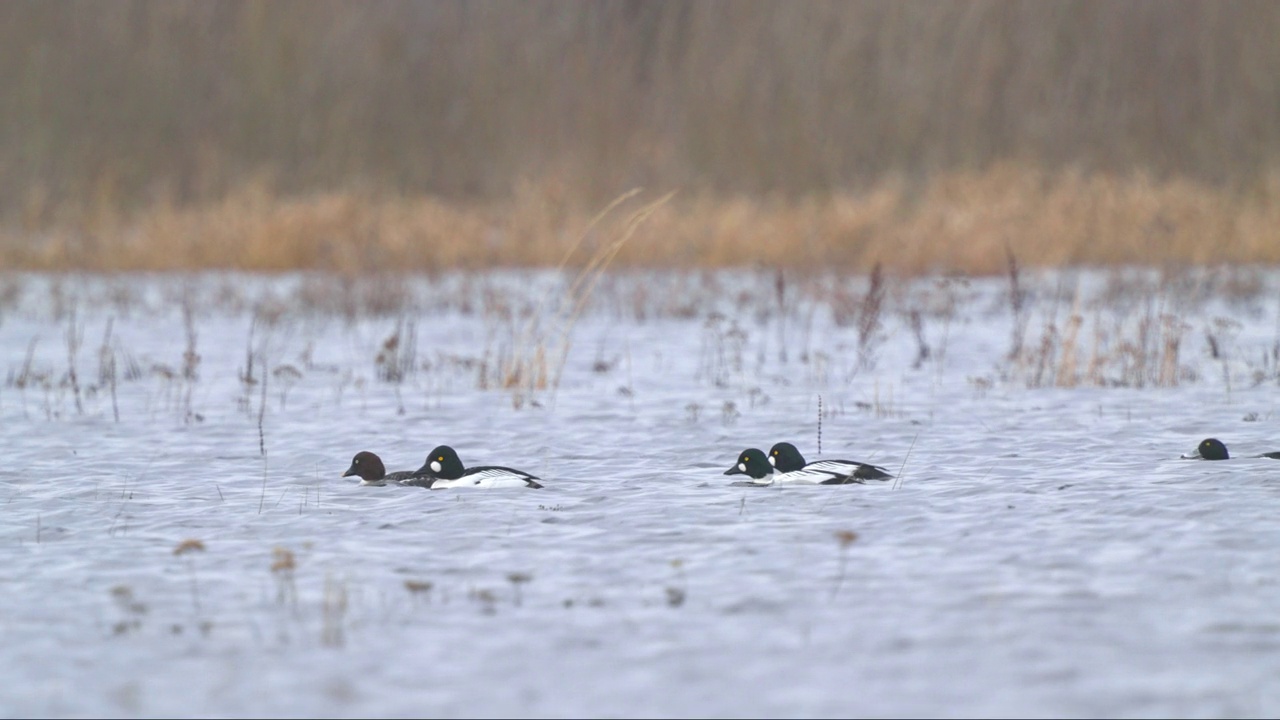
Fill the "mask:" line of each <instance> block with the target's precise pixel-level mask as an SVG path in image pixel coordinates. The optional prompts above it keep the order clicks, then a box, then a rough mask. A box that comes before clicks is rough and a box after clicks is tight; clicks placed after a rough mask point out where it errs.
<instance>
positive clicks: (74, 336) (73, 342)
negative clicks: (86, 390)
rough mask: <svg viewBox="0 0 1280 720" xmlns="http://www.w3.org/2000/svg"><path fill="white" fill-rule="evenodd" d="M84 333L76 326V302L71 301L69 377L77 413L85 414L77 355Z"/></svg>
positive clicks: (69, 318) (68, 350) (68, 328)
mask: <svg viewBox="0 0 1280 720" xmlns="http://www.w3.org/2000/svg"><path fill="white" fill-rule="evenodd" d="M82 335H83V333H82V331H78V330H77V328H76V304H75V303H74V302H73V303H71V313H70V315H69V317H68V319H67V379H68V380H69V381H70V382H71V392H72V393H73V394H74V396H75V399H76V414H77V415H83V414H84V404H83V403H81V402H80V379H79V378H78V377H77V376H76V355H77V354H78V353H79V351H80V340H81V337H82Z"/></svg>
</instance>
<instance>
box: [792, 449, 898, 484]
mask: <svg viewBox="0 0 1280 720" xmlns="http://www.w3.org/2000/svg"><path fill="white" fill-rule="evenodd" d="M769 464H770V465H772V466H774V467H775V468H776V469H777V470H778V471H779V472H783V473H789V472H795V471H797V470H814V471H817V472H825V473H830V474H832V475H834V476H837V477H843V478H844V480H843V482H846V483H860V482H863V481H865V480H888V479H890V478H892V477H893V476H892V475H890V474H889V471H888V470H885V469H884V468H882V467H880V466H879V465H871V464H869V463H864V462H858V461H856V460H814V461H813V462H811V463H806V462H805V460H804V456H803V455H801V454H800V451H799V450H797V449H796V446H795V445H792V444H791V443H789V442H780V443H778V444H777V445H774V446H773V447H772V448H771V449H770V450H769ZM828 484H832V485H836V484H840V483H836V482H832V483H828Z"/></svg>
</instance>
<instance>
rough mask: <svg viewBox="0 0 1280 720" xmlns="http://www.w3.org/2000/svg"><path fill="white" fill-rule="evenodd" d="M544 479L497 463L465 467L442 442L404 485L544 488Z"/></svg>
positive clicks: (432, 487) (455, 453)
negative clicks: (541, 480) (542, 480)
mask: <svg viewBox="0 0 1280 720" xmlns="http://www.w3.org/2000/svg"><path fill="white" fill-rule="evenodd" d="M540 479H541V478H539V477H536V476H534V475H530V474H529V473H527V472H524V471H523V470H515V469H512V468H509V467H499V466H497V465H481V466H478V467H472V468H467V467H463V465H462V460H461V459H460V458H459V457H458V453H457V452H456V451H455V450H454V449H453V448H451V447H449V446H448V445H441V446H439V447H437V448H436V449H435V450H432V451H431V454H429V455H427V461H426V462H425V463H423V465H422V467H421V468H419V469H418V471H417V472H415V473H413V477H410V478H407V479H404V480H401V481H400V484H401V485H410V486H413V487H423V488H431V489H432V490H443V489H445V488H455V487H474V488H498V487H526V488H539V489H540V488H542V483H539V482H538V480H540Z"/></svg>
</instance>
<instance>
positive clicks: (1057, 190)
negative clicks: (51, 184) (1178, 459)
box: [0, 163, 1280, 276]
mask: <svg viewBox="0 0 1280 720" xmlns="http://www.w3.org/2000/svg"><path fill="white" fill-rule="evenodd" d="M557 187H558V186H556V185H555V184H554V183H548V184H547V185H536V184H530V185H528V186H526V187H525V189H524V190H522V191H521V192H518V193H516V194H514V195H513V196H511V197H509V198H507V199H505V200H502V201H491V202H484V203H463V202H456V201H449V200H446V199H443V198H440V197H433V196H416V197H415V196H389V195H380V194H375V193H368V192H330V193H317V194H309V195H282V194H278V193H276V192H275V191H274V190H272V189H271V188H270V186H269V185H267V184H263V183H253V184H249V185H246V186H244V187H242V188H240V189H239V190H237V191H235V192H232V193H230V194H229V195H227V196H226V197H224V198H223V199H221V200H219V201H216V202H210V203H204V204H196V205H189V206H175V205H173V204H168V203H162V204H158V205H155V206H152V207H148V208H145V209H139V210H134V211H128V212H126V211H123V210H121V211H112V212H106V211H100V212H95V213H87V214H81V215H78V216H74V217H70V218H66V217H64V218H62V219H60V220H57V221H51V222H49V223H47V224H42V225H37V226H32V227H24V226H20V225H14V224H9V225H6V226H3V227H2V228H0V260H2V261H3V263H4V265H5V266H6V267H9V268H14V269H29V270H46V271H49V270H52V271H64V270H82V271H102V272H112V271H125V270H145V271H175V270H196V269H209V268H225V269H239V270H253V271H284V270H297V269H314V270H324V271H330V272H336V273H340V274H346V275H354V274H363V273H370V272H374V273H390V274H396V273H400V272H405V271H412V272H426V273H435V272H446V271H451V270H457V269H481V268H489V267H556V266H559V265H561V264H562V263H564V262H565V258H566V257H568V258H569V260H568V265H569V266H578V265H582V266H585V265H586V264H587V263H589V259H590V258H591V257H593V256H594V255H595V254H596V253H597V252H601V251H604V250H605V249H606V248H608V247H609V242H610V235H609V232H608V231H607V230H600V231H598V232H596V231H594V230H595V229H594V228H593V225H592V218H593V217H594V216H595V214H596V213H598V212H599V206H598V205H597V206H595V207H588V206H587V205H586V204H585V203H581V202H577V201H574V200H572V199H571V198H570V197H569V196H566V195H565V194H563V193H561V192H560V191H559V190H558V189H557ZM656 195H657V193H653V192H646V193H642V194H641V195H640V196H639V197H637V198H633V199H631V200H629V201H628V202H629V203H630V204H629V205H627V207H626V208H625V209H622V210H620V212H621V213H623V214H625V213H630V212H636V211H638V209H639V208H640V207H642V206H643V205H644V204H645V203H646V202H652V201H653V199H654V197H655V196H656ZM1277 227H1280V171H1277V172H1275V173H1273V174H1272V175H1270V176H1269V177H1268V179H1267V180H1266V181H1265V182H1263V183H1261V184H1260V185H1259V186H1258V187H1257V189H1256V190H1255V191H1254V192H1251V193H1241V192H1237V191H1234V190H1229V189H1225V188H1221V187H1217V186H1214V185H1211V184H1207V183H1201V182H1196V181H1193V180H1190V179H1187V178H1181V177H1171V178H1167V179H1157V178H1155V177H1153V176H1151V175H1147V174H1143V173H1131V174H1126V175H1112V174H1103V173H1084V172H1075V171H1060V172H1048V171H1044V170H1041V169H1038V168H1037V167H1035V166H1033V165H1030V164H1019V163H1003V164H997V165H994V166H991V167H989V168H988V169H986V170H983V171H956V172H947V173H939V174H935V175H933V176H931V177H930V179H928V180H927V181H925V182H924V183H923V184H922V185H914V184H910V183H907V182H905V181H900V180H894V179H889V180H885V181H884V182H881V183H879V184H878V185H876V186H875V187H873V188H871V189H869V190H867V191H864V192H847V193H837V194H830V195H823V196H814V197H810V198H807V199H800V200H794V199H783V198H773V199H769V198H764V199H762V198H760V197H746V196H740V197H724V196H712V195H709V194H694V195H693V196H688V195H684V194H681V195H677V196H676V197H675V198H674V199H672V200H671V201H670V202H667V203H665V204H663V205H661V206H660V207H657V208H655V209H654V210H653V211H652V212H651V213H649V214H648V215H647V219H646V221H645V223H643V224H642V225H640V226H638V227H636V228H635V229H634V234H633V236H632V237H631V239H630V240H629V241H628V242H627V243H626V245H625V246H622V247H619V248H617V249H616V252H615V251H611V252H613V253H614V254H613V255H612V259H611V265H612V266H613V267H658V268H663V267H665V268H682V269H687V268H697V267H707V268H710V267H725V266H776V267H779V268H819V267H821V268H835V269H846V270H857V271H861V272H868V271H870V269H871V268H872V267H874V266H875V265H876V264H880V265H881V266H883V268H884V270H885V271H886V272H889V273H892V274H895V275H898V276H914V275H923V274H931V273H938V272H959V273H967V274H975V275H991V274H1003V273H1004V272H1006V270H1007V265H1008V257H1009V255H1010V253H1012V254H1013V255H1014V256H1016V257H1017V258H1018V261H1019V262H1021V263H1023V264H1025V265H1027V266H1028V267H1057V266H1081V265H1086V266H1099V265H1101V266H1108V265H1132V264H1139V265H1157V266H1186V265H1214V264H1236V263H1280V242H1276V234H1275V228H1277ZM579 244H580V246H581V248H582V250H581V251H579V252H577V253H576V254H573V251H574V250H575V248H578V247H579Z"/></svg>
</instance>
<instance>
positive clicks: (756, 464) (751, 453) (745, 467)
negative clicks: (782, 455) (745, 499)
mask: <svg viewBox="0 0 1280 720" xmlns="http://www.w3.org/2000/svg"><path fill="white" fill-rule="evenodd" d="M821 465H822V463H821V462H817V463H810V464H808V465H805V466H803V467H801V468H800V469H798V470H791V471H790V472H777V473H775V472H774V466H773V465H772V464H771V463H770V462H769V460H768V459H767V458H766V457H765V454H764V451H763V450H761V449H759V448H747V449H746V450H743V451H742V452H741V453H739V454H738V462H736V463H734V465H733V467H731V468H729V469H728V470H725V471H724V474H725V475H746V476H747V477H748V478H749V480H747V481H745V482H742V483H734V484H735V485H737V484H740V485H786V484H794V485H846V484H850V483H861V482H864V481H863V479H862V478H859V477H856V476H853V475H850V474H849V472H848V470H847V469H846V468H843V467H842V468H840V469H839V470H835V471H833V470H832V469H830V468H826V467H820V466H821Z"/></svg>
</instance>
